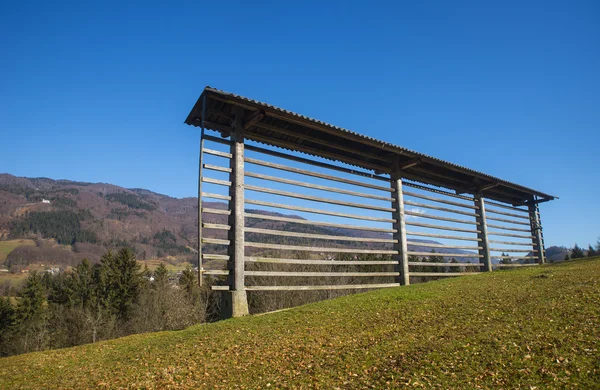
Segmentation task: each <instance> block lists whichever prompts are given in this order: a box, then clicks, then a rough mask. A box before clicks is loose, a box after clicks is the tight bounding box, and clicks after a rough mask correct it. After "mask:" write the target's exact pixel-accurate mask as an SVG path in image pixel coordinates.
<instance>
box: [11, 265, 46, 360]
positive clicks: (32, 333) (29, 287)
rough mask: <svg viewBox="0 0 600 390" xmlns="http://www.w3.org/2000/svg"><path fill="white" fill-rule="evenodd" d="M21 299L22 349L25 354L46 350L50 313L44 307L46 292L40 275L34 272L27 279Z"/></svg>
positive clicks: (20, 295) (20, 330) (18, 306)
mask: <svg viewBox="0 0 600 390" xmlns="http://www.w3.org/2000/svg"><path fill="white" fill-rule="evenodd" d="M19 297H20V299H19V302H18V304H17V318H18V321H19V325H20V329H19V335H20V338H21V346H20V347H21V348H22V350H23V352H31V351H41V350H43V349H45V348H46V346H47V341H48V340H47V337H48V329H47V320H48V313H47V310H46V308H45V306H44V304H45V302H46V291H45V289H44V286H43V284H42V277H41V276H40V274H38V273H37V272H33V273H32V274H31V275H30V276H29V277H28V278H27V280H26V281H25V285H24V286H23V289H22V290H21V292H20V293H19Z"/></svg>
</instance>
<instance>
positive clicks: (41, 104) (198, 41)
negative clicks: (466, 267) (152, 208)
mask: <svg viewBox="0 0 600 390" xmlns="http://www.w3.org/2000/svg"><path fill="white" fill-rule="evenodd" d="M125 3H127V4H126V5H125ZM174 3H176V2H170V3H169V4H170V5H169V6H168V7H165V6H161V5H158V4H153V3H152V2H148V1H145V2H139V3H129V2H120V1H119V2H108V1H107V2H94V3H92V2H58V1H57V2H46V1H45V2H41V1H40V2H29V1H21V2H8V1H5V2H2V4H1V5H0V53H1V57H0V144H1V145H2V147H1V148H0V172H7V173H11V174H14V175H18V176H28V177H38V176H46V177H51V178H66V179H72V180H82V181H92V182H97V181H102V182H109V183H114V184H118V185H122V186H125V187H130V188H131V187H142V188H148V189H151V190H153V191H156V192H160V193H165V194H168V195H171V196H175V197H185V196H194V194H195V193H196V180H197V154H198V150H197V148H198V129H197V128H192V127H188V126H186V125H184V124H183V120H184V119H185V117H186V116H187V114H188V112H189V110H190V109H191V107H192V105H193V104H194V102H195V101H196V99H197V97H198V95H199V94H200V92H201V91H202V88H203V87H204V86H205V85H210V86H213V87H216V88H219V89H223V90H227V91H231V92H235V93H238V94H241V95H245V96H248V97H251V98H254V99H257V100H262V101H266V102H269V103H271V104H274V105H278V106H280V107H284V108H287V109H290V110H293V111H296V112H300V113H302V114H305V115H309V116H312V117H315V118H318V119H321V120H324V121H327V122H329V123H333V124H336V125H339V126H342V127H346V128H349V129H352V130H355V131H358V132H360V133H363V134H366V135H369V136H372V137H376V138H380V139H383V140H385V141H389V142H393V143H395V144H398V145H402V146H405V147H408V148H411V149H414V150H417V151H420V152H423V153H428V154H431V155H434V156H436V157H439V158H443V159H446V160H449V161H452V162H455V163H459V164H462V165H465V166H468V167H471V168H474V169H477V170H481V171H484V172H486V173H490V174H493V175H496V176H499V177H501V178H504V179H507V180H511V181H515V182H518V183H520V184H523V185H527V186H530V187H533V188H536V189H539V190H541V191H544V192H548V193H551V194H554V195H557V196H559V197H560V198H561V199H560V200H558V201H555V202H550V203H548V204H544V205H543V206H542V217H543V222H544V224H545V236H546V242H547V244H548V245H552V244H555V245H572V244H573V243H574V242H575V241H577V242H578V243H579V244H580V245H581V244H585V245H587V244H588V243H592V242H595V241H596V239H597V237H598V236H599V235H600V206H599V202H598V200H600V177H599V175H598V168H599V167H600V163H599V162H598V150H599V144H600V71H599V70H600V2H597V1H593V0H592V1H583V0H582V1H563V2H556V1H537V2H530V1H514V2H511V1H503V2H481V1H471V2H462V1H452V2H450V1H427V2H389V3H385V2H366V1H361V2H326V3H327V4H328V5H326V6H324V5H323V4H324V3H325V2H310V1H306V2H295V4H294V5H291V3H290V2H283V1H281V2H280V1H273V2H256V1H254V2H247V3H246V4H242V3H237V2H231V1H230V2H199V1H194V2H189V3H180V2H177V4H174ZM203 3H206V4H207V5H203ZM484 3H486V4H484ZM221 4H222V5H221Z"/></svg>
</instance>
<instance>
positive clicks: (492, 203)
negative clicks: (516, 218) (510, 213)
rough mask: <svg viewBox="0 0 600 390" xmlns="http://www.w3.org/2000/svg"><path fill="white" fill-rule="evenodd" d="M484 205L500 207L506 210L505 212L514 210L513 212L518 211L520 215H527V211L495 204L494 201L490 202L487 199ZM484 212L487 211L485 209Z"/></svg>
mask: <svg viewBox="0 0 600 390" xmlns="http://www.w3.org/2000/svg"><path fill="white" fill-rule="evenodd" d="M485 204H486V206H489V205H492V206H496V207H502V208H503V209H507V210H515V211H520V212H522V213H529V210H524V209H519V208H517V207H513V206H509V205H507V204H501V203H497V202H494V201H491V200H488V199H486V200H485ZM486 211H487V209H486Z"/></svg>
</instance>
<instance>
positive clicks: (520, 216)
mask: <svg viewBox="0 0 600 390" xmlns="http://www.w3.org/2000/svg"><path fill="white" fill-rule="evenodd" d="M485 211H486V212H487V213H494V214H500V215H506V216H509V217H515V218H521V219H527V220H529V216H526V215H519V214H513V213H506V212H504V211H500V210H495V209H491V208H489V207H486V208H485Z"/></svg>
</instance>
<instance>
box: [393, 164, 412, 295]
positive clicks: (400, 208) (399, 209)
mask: <svg viewBox="0 0 600 390" xmlns="http://www.w3.org/2000/svg"><path fill="white" fill-rule="evenodd" d="M390 180H391V185H392V188H393V189H394V194H393V196H394V199H395V200H394V202H392V208H395V209H396V211H395V212H394V217H393V219H395V220H396V222H394V225H393V226H394V230H396V232H395V233H394V240H396V241H397V242H396V243H394V250H395V251H397V252H398V253H397V254H395V255H394V260H395V261H396V262H397V265H396V272H399V273H400V276H399V277H398V282H399V283H400V285H402V286H408V285H410V275H409V271H408V244H407V243H406V223H405V221H404V194H403V192H402V177H401V176H400V174H399V173H393V174H391V175H390Z"/></svg>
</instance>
